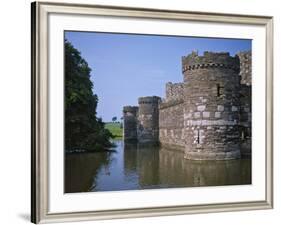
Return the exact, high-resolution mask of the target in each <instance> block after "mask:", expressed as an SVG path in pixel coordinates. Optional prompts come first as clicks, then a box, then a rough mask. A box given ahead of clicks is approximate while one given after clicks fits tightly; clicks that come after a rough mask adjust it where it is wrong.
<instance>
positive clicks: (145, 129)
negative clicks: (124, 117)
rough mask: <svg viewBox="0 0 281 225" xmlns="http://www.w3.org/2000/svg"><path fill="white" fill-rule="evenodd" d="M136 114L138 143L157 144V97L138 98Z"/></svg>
mask: <svg viewBox="0 0 281 225" xmlns="http://www.w3.org/2000/svg"><path fill="white" fill-rule="evenodd" d="M138 102H139V114H138V131H137V135H138V141H139V142H140V143H155V144H157V143H158V142H159V103H160V102H161V98H160V97H158V96H149V97H140V98H139V99H138Z"/></svg>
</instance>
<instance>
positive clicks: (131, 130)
mask: <svg viewBox="0 0 281 225" xmlns="http://www.w3.org/2000/svg"><path fill="white" fill-rule="evenodd" d="M137 116H138V107H137V106H124V107H123V121H124V126H123V138H124V141H137Z"/></svg>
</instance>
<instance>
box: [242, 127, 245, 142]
mask: <svg viewBox="0 0 281 225" xmlns="http://www.w3.org/2000/svg"><path fill="white" fill-rule="evenodd" d="M241 140H242V141H244V140H245V131H244V130H242V132H241Z"/></svg>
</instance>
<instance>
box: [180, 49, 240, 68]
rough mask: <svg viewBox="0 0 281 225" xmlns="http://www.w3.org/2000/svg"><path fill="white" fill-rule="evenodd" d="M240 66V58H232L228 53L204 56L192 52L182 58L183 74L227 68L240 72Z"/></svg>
mask: <svg viewBox="0 0 281 225" xmlns="http://www.w3.org/2000/svg"><path fill="white" fill-rule="evenodd" d="M239 66H240V65H239V57H238V56H234V57H232V56H230V54H229V53H228V52H218V53H217V52H204V54H203V56H200V55H198V52H192V53H191V54H189V55H187V56H183V57H182V72H185V71H187V70H196V69H204V68H208V69H212V68H226V69H233V70H235V71H239Z"/></svg>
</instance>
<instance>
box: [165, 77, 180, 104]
mask: <svg viewBox="0 0 281 225" xmlns="http://www.w3.org/2000/svg"><path fill="white" fill-rule="evenodd" d="M183 91H184V83H183V82H181V83H172V82H168V83H166V99H165V102H169V101H172V100H178V99H183Z"/></svg>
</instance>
